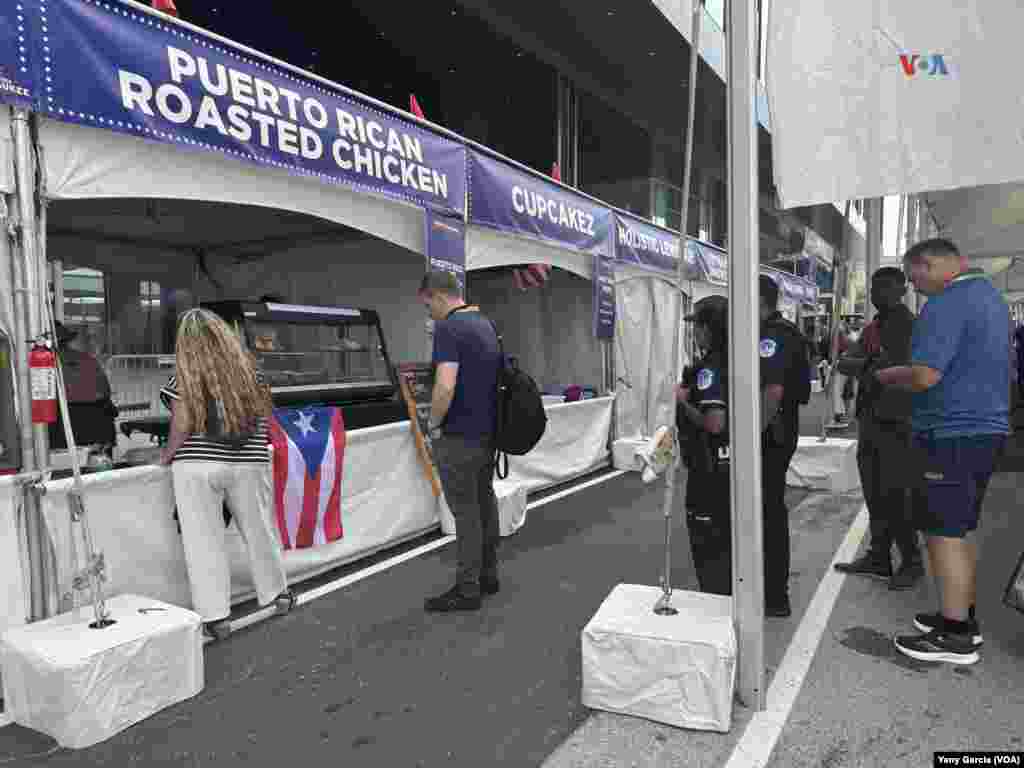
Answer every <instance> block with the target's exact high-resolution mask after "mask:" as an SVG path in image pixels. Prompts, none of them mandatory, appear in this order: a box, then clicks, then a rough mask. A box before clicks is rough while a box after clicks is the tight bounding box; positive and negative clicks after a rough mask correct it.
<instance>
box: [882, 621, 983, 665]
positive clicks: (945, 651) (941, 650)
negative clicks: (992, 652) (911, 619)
mask: <svg viewBox="0 0 1024 768" xmlns="http://www.w3.org/2000/svg"><path fill="white" fill-rule="evenodd" d="M895 642H896V649H897V650H898V651H899V652H900V653H902V654H904V655H905V656H909V657H910V658H912V659H917V660H918V661H944V662H946V663H947V664H975V663H976V662H977V661H978V659H979V658H981V657H980V656H978V650H977V647H976V646H975V645H974V643H972V642H971V636H970V635H954V634H950V633H949V632H946V631H945V630H940V629H935V630H932V631H931V632H926V633H924V634H921V635H900V636H899V637H897V638H896V640H895Z"/></svg>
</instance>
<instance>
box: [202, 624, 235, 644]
mask: <svg viewBox="0 0 1024 768" xmlns="http://www.w3.org/2000/svg"><path fill="white" fill-rule="evenodd" d="M230 634H231V620H230V619H221V620H220V621H204V622H203V637H207V638H209V639H210V640H212V641H214V642H217V641H218V640H224V639H225V638H227V637H228V635H230Z"/></svg>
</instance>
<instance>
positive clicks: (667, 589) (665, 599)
mask: <svg viewBox="0 0 1024 768" xmlns="http://www.w3.org/2000/svg"><path fill="white" fill-rule="evenodd" d="M703 15H704V0H698V2H695V3H694V4H693V19H692V27H691V28H692V33H691V35H690V75H689V82H688V83H687V91H688V99H689V101H688V107H687V111H686V147H685V150H684V156H683V194H682V196H681V198H682V204H683V209H682V211H680V212H679V259H678V263H677V264H676V280H675V284H674V285H673V288H674V289H675V291H674V292H675V312H674V315H675V317H674V322H673V324H672V368H671V369H670V370H669V377H670V379H671V382H670V387H669V391H670V392H671V393H672V402H673V403H674V402H675V391H676V385H677V383H678V382H679V373H680V357H681V356H680V354H679V339H680V336H681V328H682V325H683V284H684V283H685V282H686V259H685V258H684V257H685V255H686V241H687V229H688V226H689V221H688V219H689V213H690V184H691V177H692V174H693V125H694V112H695V111H696V105H697V76H698V74H699V73H700V69H699V67H700V60H699V57H698V53H699V50H700V28H701V21H702V20H703ZM669 412H670V413H674V412H675V409H674V408H670V409H669ZM670 433H671V437H672V442H673V446H674V449H675V450H674V451H673V456H672V460H671V461H669V464H668V467H667V468H666V469H665V496H664V498H663V500H662V516H663V517H664V520H665V566H664V571H663V573H662V576H661V597H660V598H658V602H657V603H655V605H654V612H655V613H656V614H658V615H659V616H674V615H676V614H677V613H678V612H679V611H677V610H676V609H675V608H673V607H672V517H673V512H674V511H675V491H676V468H677V467H678V465H679V463H680V459H681V457H680V446H681V444H680V442H679V430H678V428H677V426H676V425H675V424H672V425H671V427H670Z"/></svg>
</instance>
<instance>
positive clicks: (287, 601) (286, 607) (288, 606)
mask: <svg viewBox="0 0 1024 768" xmlns="http://www.w3.org/2000/svg"><path fill="white" fill-rule="evenodd" d="M298 602H299V598H298V596H297V595H296V594H295V593H294V592H292V590H290V589H286V590H285V591H284V592H282V593H281V594H280V595H278V596H277V597H275V598H274V608H276V609H277V614H278V615H279V616H283V615H284V614H286V613H290V612H291V610H292V609H293V608H294V607H295V606H296V605H298Z"/></svg>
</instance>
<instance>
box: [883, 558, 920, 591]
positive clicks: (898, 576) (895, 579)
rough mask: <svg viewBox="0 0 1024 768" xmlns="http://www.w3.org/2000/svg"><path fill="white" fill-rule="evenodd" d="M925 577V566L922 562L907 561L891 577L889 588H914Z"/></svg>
mask: <svg viewBox="0 0 1024 768" xmlns="http://www.w3.org/2000/svg"><path fill="white" fill-rule="evenodd" d="M922 578H924V566H923V565H922V564H921V563H905V564H903V565H901V566H900V567H899V570H897V571H896V573H894V574H893V575H892V578H891V579H889V589H892V590H903V589H913V588H914V587H916V586H917V583H918V582H919V581H920V580H921V579H922Z"/></svg>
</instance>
